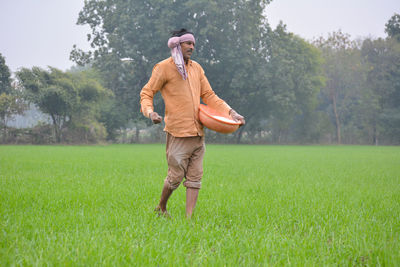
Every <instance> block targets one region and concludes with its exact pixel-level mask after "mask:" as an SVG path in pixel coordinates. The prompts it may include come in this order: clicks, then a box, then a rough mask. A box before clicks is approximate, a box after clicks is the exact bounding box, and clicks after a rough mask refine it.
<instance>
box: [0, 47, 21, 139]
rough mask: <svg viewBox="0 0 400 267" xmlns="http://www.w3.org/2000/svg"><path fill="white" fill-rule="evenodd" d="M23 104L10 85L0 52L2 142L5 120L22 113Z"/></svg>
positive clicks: (7, 71)
mask: <svg viewBox="0 0 400 267" xmlns="http://www.w3.org/2000/svg"><path fill="white" fill-rule="evenodd" d="M24 109H25V105H24V103H23V102H22V101H21V98H20V96H19V94H18V91H17V90H15V88H13V87H12V84H11V74H10V69H9V68H8V66H7V65H6V63H5V59H4V57H3V56H2V55H1V54H0V120H1V124H0V126H1V129H2V136H3V143H5V142H6V139H7V122H8V120H9V119H10V118H11V117H12V116H13V115H17V114H22V113H23V112H24Z"/></svg>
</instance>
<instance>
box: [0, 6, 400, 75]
mask: <svg viewBox="0 0 400 267" xmlns="http://www.w3.org/2000/svg"><path fill="white" fill-rule="evenodd" d="M83 4H84V0H0V53H1V54H2V55H3V56H4V57H5V58H6V64H7V65H8V66H9V67H10V69H11V70H12V71H16V70H17V69H18V68H21V67H28V68H31V67H32V66H39V67H46V66H48V65H49V66H53V67H56V68H59V69H62V70H66V69H68V68H70V67H71V66H72V65H73V63H72V62H71V61H70V60H69V53H70V51H71V50H72V46H73V45H74V44H77V45H78V47H80V48H82V49H84V50H88V49H89V44H88V42H87V39H86V34H87V33H89V27H88V26H86V25H85V26H78V25H76V21H77V18H78V13H79V11H80V10H81V9H82V7H83ZM394 13H400V1H399V0H274V1H272V3H271V4H270V5H269V6H268V8H267V10H266V14H267V16H268V20H269V22H270V24H271V25H272V26H273V27H275V26H276V25H277V24H278V23H279V21H283V23H285V24H286V25H287V28H288V30H289V31H290V32H294V33H296V34H298V35H300V36H301V37H303V38H305V39H307V40H311V39H312V38H313V37H317V36H321V35H324V36H327V34H328V33H330V32H332V31H337V30H339V29H341V30H342V31H343V32H345V33H349V34H350V35H351V36H352V37H353V38H358V37H367V36H371V37H375V38H377V37H385V36H386V35H385V33H384V28H385V23H386V22H387V21H388V20H389V19H390V17H391V16H392V15H393V14H394Z"/></svg>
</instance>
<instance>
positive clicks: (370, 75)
mask: <svg viewBox="0 0 400 267" xmlns="http://www.w3.org/2000/svg"><path fill="white" fill-rule="evenodd" d="M361 51H362V56H363V62H364V64H365V65H366V66H368V72H367V82H366V86H365V90H364V99H363V106H362V111H363V114H364V116H363V122H364V127H365V128H366V130H367V131H368V133H369V136H370V139H371V141H372V143H373V144H376V145H378V144H379V142H380V141H379V140H381V141H385V140H386V143H389V144H390V143H392V144H393V143H395V144H398V143H400V43H399V42H398V41H397V40H395V39H381V38H379V39H377V40H371V39H366V40H364V42H363V44H362V50H361Z"/></svg>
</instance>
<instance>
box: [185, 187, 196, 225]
mask: <svg viewBox="0 0 400 267" xmlns="http://www.w3.org/2000/svg"><path fill="white" fill-rule="evenodd" d="M198 195H199V189H198V188H190V187H188V188H186V217H187V218H191V217H192V214H193V211H194V208H195V207H196V202H197V197H198Z"/></svg>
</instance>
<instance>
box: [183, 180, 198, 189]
mask: <svg viewBox="0 0 400 267" xmlns="http://www.w3.org/2000/svg"><path fill="white" fill-rule="evenodd" d="M183 186H184V187H186V188H195V189H200V188H201V182H193V181H188V180H186V181H184V182H183Z"/></svg>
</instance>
